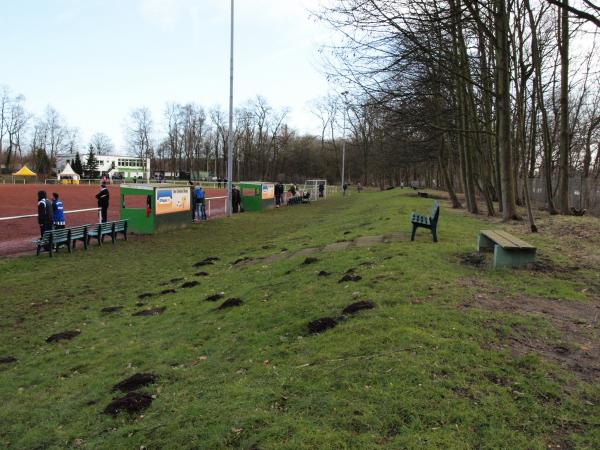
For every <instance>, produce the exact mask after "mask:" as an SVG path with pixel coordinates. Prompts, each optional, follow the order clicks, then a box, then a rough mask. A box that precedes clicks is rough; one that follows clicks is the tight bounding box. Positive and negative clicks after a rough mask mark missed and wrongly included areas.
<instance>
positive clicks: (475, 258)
mask: <svg viewBox="0 0 600 450" xmlns="http://www.w3.org/2000/svg"><path fill="white" fill-rule="evenodd" d="M459 258H460V263H461V264H462V265H464V266H472V267H477V268H478V269H479V268H482V267H486V266H488V265H489V263H488V261H487V258H486V256H485V254H483V253H478V252H475V253H465V254H462V255H460V256H459Z"/></svg>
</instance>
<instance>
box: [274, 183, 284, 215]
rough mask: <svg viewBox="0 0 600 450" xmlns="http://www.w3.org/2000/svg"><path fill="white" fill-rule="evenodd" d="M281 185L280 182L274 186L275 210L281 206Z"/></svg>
mask: <svg viewBox="0 0 600 450" xmlns="http://www.w3.org/2000/svg"><path fill="white" fill-rule="evenodd" d="M283 189H284V188H283V184H281V182H280V181H278V182H277V184H276V185H275V208H279V206H281V197H282V196H283Z"/></svg>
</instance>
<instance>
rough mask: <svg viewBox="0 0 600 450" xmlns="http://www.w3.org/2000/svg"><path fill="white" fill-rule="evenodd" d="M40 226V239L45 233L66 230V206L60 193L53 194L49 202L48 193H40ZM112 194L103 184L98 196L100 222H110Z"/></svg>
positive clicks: (38, 195)
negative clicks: (109, 213) (109, 205)
mask: <svg viewBox="0 0 600 450" xmlns="http://www.w3.org/2000/svg"><path fill="white" fill-rule="evenodd" d="M37 198H38V204H37V206H38V225H39V226H40V237H44V232H46V231H49V230H60V229H62V228H65V226H66V220H65V206H64V205H63V202H62V200H61V199H60V197H59V195H58V192H53V193H52V200H49V199H48V198H47V195H46V191H38V194H37ZM109 199H110V194H109V192H108V189H107V188H106V184H105V183H102V185H101V186H100V192H98V193H97V194H96V200H98V208H99V209H100V221H101V222H103V223H104V222H106V221H107V220H108V202H109Z"/></svg>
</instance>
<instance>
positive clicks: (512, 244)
mask: <svg viewBox="0 0 600 450" xmlns="http://www.w3.org/2000/svg"><path fill="white" fill-rule="evenodd" d="M480 233H481V234H482V235H484V236H485V237H487V238H488V239H490V240H492V241H494V242H495V243H496V244H498V245H499V246H500V247H502V248H504V249H506V250H511V249H531V250H535V247H534V246H533V245H531V244H529V243H527V242H525V241H523V240H521V239H519V238H517V237H515V236H513V235H512V234H510V233H507V232H506V231H502V230H481V231H480Z"/></svg>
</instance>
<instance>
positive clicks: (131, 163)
mask: <svg viewBox="0 0 600 450" xmlns="http://www.w3.org/2000/svg"><path fill="white" fill-rule="evenodd" d="M79 158H80V159H81V164H83V165H85V161H86V159H87V155H86V154H83V155H82V154H80V155H79ZM96 159H97V160H98V172H100V173H101V174H107V175H108V176H109V177H113V176H116V177H119V176H120V177H122V178H133V177H136V178H143V179H148V177H149V176H150V158H136V157H135V156H112V155H111V156H104V155H96ZM73 161H75V154H64V155H57V156H56V171H57V172H61V171H62V170H63V169H64V168H65V166H66V165H67V164H71V166H72V165H73Z"/></svg>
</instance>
